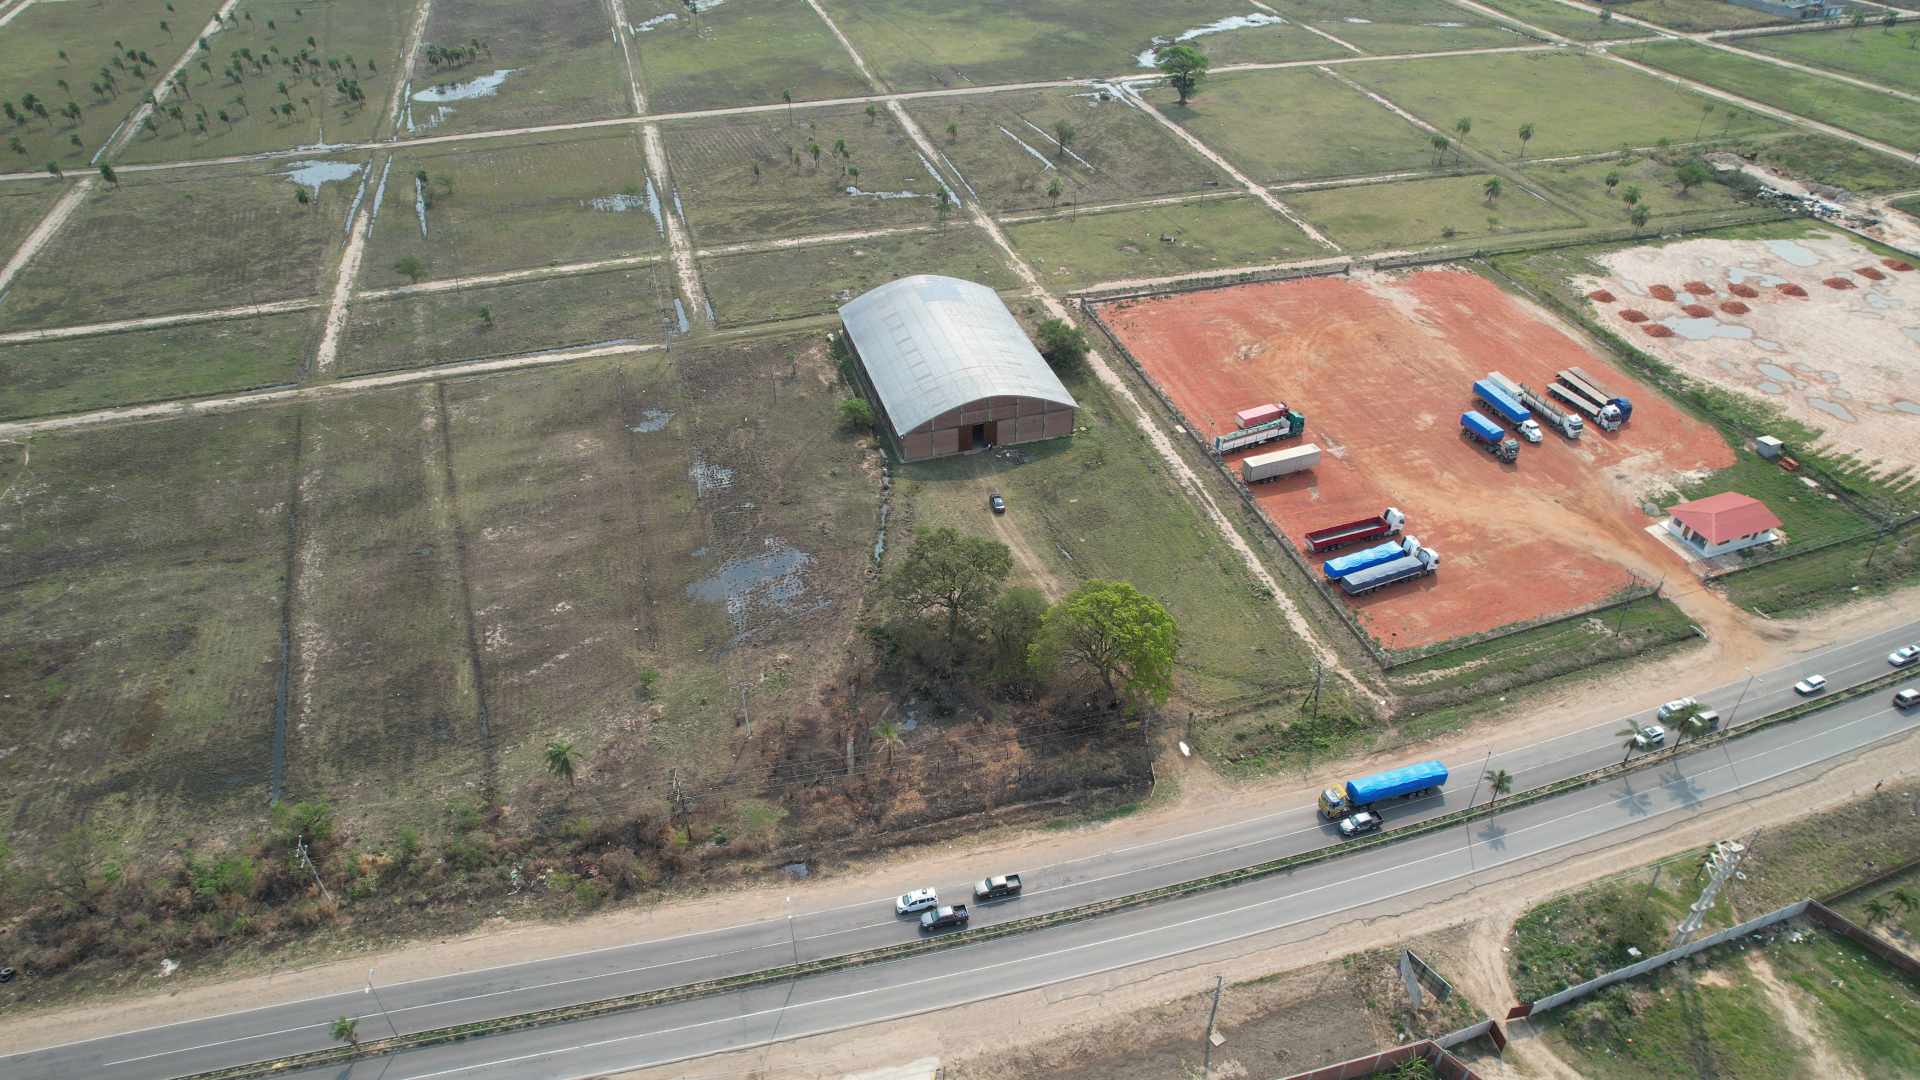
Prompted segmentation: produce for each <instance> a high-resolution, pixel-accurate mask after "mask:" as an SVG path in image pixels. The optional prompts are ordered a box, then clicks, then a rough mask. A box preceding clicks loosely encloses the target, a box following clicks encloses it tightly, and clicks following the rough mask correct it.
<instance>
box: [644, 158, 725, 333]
mask: <svg viewBox="0 0 1920 1080" xmlns="http://www.w3.org/2000/svg"><path fill="white" fill-rule="evenodd" d="M640 134H641V141H642V143H643V145H645V147H646V152H647V172H649V173H651V174H652V175H653V178H654V182H655V183H657V184H659V185H660V194H661V196H662V197H663V198H664V197H665V196H667V195H668V194H670V193H672V192H673V190H674V186H673V177H672V175H671V174H670V173H669V172H668V169H667V151H666V148H665V147H663V146H661V144H660V125H658V124H648V125H647V126H646V127H643V128H641V129H640ZM660 221H661V223H662V224H664V225H665V226H666V227H667V247H668V248H669V249H670V250H671V251H672V252H673V270H674V275H675V276H676V277H677V278H678V279H679V281H680V294H681V295H682V296H684V297H685V298H686V302H687V306H688V307H689V308H690V309H691V310H689V311H688V312H687V318H688V319H689V320H691V319H701V320H704V321H705V322H706V323H707V324H708V325H709V326H711V325H712V324H713V319H712V317H711V316H710V315H709V314H708V313H709V312H711V311H712V310H713V305H711V304H709V303H707V290H706V286H704V285H702V284H701V283H700V263H699V261H698V260H697V259H695V258H694V254H693V241H692V240H691V239H689V238H688V236H687V226H686V223H685V222H683V221H681V220H680V213H679V200H678V199H675V200H674V201H673V208H672V209H667V208H666V207H662V208H661V214H660Z"/></svg>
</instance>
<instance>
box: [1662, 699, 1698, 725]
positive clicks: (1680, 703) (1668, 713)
mask: <svg viewBox="0 0 1920 1080" xmlns="http://www.w3.org/2000/svg"><path fill="white" fill-rule="evenodd" d="M1699 704H1700V703H1699V702H1698V701H1696V700H1694V699H1693V698H1690V697H1683V698H1674V699H1673V700H1672V701H1669V702H1667V703H1666V704H1665V705H1662V706H1660V711H1659V713H1658V714H1657V715H1658V716H1659V717H1660V719H1662V720H1671V719H1673V718H1674V717H1676V716H1678V715H1680V714H1681V713H1683V712H1686V711H1687V710H1688V709H1691V708H1693V707H1695V706H1697V705H1699Z"/></svg>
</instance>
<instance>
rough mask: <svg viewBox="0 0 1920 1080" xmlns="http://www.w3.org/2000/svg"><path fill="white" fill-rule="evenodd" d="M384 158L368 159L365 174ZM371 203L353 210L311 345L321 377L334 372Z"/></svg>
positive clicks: (362, 255) (370, 228)
mask: <svg viewBox="0 0 1920 1080" xmlns="http://www.w3.org/2000/svg"><path fill="white" fill-rule="evenodd" d="M389 160H391V155H388V158H387V159H384V160H381V161H378V162H372V163H369V164H368V166H367V172H368V175H369V176H371V175H372V174H373V172H374V170H375V168H376V166H377V167H379V168H382V169H384V168H385V167H386V166H387V162H388V161H389ZM373 212H374V207H373V205H372V204H371V203H370V202H368V201H367V200H364V199H363V200H361V205H360V209H359V210H357V211H355V218H354V222H353V226H352V230H353V231H352V232H351V234H350V235H349V237H348V239H347V249H346V250H345V251H343V252H341V253H340V265H339V266H338V267H337V268H336V269H335V271H334V277H333V295H332V297H331V298H330V299H329V300H328V301H327V319H326V324H325V325H324V326H323V327H322V328H321V330H320V344H319V346H318V347H316V348H315V349H314V353H313V370H314V373H315V374H316V375H319V376H321V377H327V376H331V375H332V374H333V361H334V357H335V356H336V355H338V353H339V352H340V335H341V334H342V333H344V332H345V331H346V328H347V305H348V301H349V300H351V299H352V298H353V283H354V281H355V280H356V279H358V278H359V276H360V260H361V259H363V258H365V257H366V254H367V237H368V236H369V235H371V234H372V233H373Z"/></svg>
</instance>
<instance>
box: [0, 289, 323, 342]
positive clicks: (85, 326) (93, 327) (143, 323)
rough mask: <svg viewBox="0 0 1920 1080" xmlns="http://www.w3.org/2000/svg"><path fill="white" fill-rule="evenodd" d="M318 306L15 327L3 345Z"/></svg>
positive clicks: (287, 304)
mask: <svg viewBox="0 0 1920 1080" xmlns="http://www.w3.org/2000/svg"><path fill="white" fill-rule="evenodd" d="M319 306H320V301H318V300H314V299H311V298H308V299H304V300H274V301H271V302H269V303H265V304H247V305H245V306H243V307H231V308H215V309H214V310H212V311H185V312H180V313H179V314H175V315H148V316H145V317H143V318H138V319H119V320H116V321H114V322H103V323H80V324H78V325H75V326H55V327H51V328H49V329H46V330H14V331H10V332H8V333H5V334H0V345H19V344H24V343H26V342H31V341H60V340H63V339H66V338H77V337H95V336H98V335H102V334H119V333H125V332H126V331H129V330H152V329H154V328H156V327H161V326H183V325H186V324H188V323H201V322H220V321H222V320H225V319H250V318H254V317H257V316H261V315H284V314H286V313H287V312H290V311H306V310H308V309H310V308H317V307H319Z"/></svg>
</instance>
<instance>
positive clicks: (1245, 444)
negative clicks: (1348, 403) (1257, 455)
mask: <svg viewBox="0 0 1920 1080" xmlns="http://www.w3.org/2000/svg"><path fill="white" fill-rule="evenodd" d="M1272 407H1273V408H1277V409H1279V410H1280V414H1279V416H1277V417H1276V418H1274V419H1272V420H1265V421H1262V422H1260V423H1257V424H1252V425H1248V424H1241V425H1240V426H1239V427H1237V428H1234V429H1233V430H1232V431H1229V432H1227V433H1226V434H1225V435H1215V436H1214V437H1213V455H1214V456H1215V457H1224V456H1225V455H1227V454H1231V453H1233V452H1234V451H1235V450H1245V449H1247V448H1249V447H1253V446H1259V445H1261V444H1262V443H1270V442H1273V441H1275V440H1276V439H1294V438H1298V437H1299V436H1300V434H1301V432H1304V431H1306V430H1307V418H1306V417H1304V416H1302V415H1300V414H1299V413H1297V412H1294V411H1293V410H1292V409H1289V408H1287V407H1286V406H1285V405H1278V406H1272ZM1261 408H1262V409H1264V408H1268V406H1261ZM1251 411H1254V410H1243V411H1242V412H1241V413H1239V414H1236V416H1239V415H1245V413H1246V412H1251Z"/></svg>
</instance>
